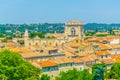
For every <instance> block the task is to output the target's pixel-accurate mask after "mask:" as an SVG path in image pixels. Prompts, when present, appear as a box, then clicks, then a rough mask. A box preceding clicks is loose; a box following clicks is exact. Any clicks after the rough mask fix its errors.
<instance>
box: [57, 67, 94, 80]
mask: <svg viewBox="0 0 120 80" xmlns="http://www.w3.org/2000/svg"><path fill="white" fill-rule="evenodd" d="M92 79H93V75H92V74H90V73H89V71H88V70H83V71H77V70H76V69H73V70H68V71H67V72H61V73H60V75H59V76H57V77H56V78H55V80H92Z"/></svg>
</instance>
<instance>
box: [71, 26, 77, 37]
mask: <svg viewBox="0 0 120 80" xmlns="http://www.w3.org/2000/svg"><path fill="white" fill-rule="evenodd" d="M75 34H76V30H75V28H72V29H71V35H72V36H75Z"/></svg>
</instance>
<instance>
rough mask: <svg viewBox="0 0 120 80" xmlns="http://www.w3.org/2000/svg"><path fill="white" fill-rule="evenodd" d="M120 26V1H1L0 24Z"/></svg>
mask: <svg viewBox="0 0 120 80" xmlns="http://www.w3.org/2000/svg"><path fill="white" fill-rule="evenodd" d="M72 19H77V20H80V21H83V22H85V23H91V22H97V23H120V0H0V23H41V22H51V23H53V22H66V21H69V20H72Z"/></svg>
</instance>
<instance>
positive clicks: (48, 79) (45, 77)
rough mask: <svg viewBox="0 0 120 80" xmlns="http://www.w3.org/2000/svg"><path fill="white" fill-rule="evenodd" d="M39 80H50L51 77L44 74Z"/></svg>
mask: <svg viewBox="0 0 120 80" xmlns="http://www.w3.org/2000/svg"><path fill="white" fill-rule="evenodd" d="M39 80H50V76H48V75H47V74H43V75H41V77H40V79H39Z"/></svg>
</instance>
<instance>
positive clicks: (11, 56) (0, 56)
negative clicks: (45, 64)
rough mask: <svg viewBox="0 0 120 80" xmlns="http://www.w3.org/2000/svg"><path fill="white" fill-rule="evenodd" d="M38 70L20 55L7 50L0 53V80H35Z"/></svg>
mask: <svg viewBox="0 0 120 80" xmlns="http://www.w3.org/2000/svg"><path fill="white" fill-rule="evenodd" d="M39 74H40V69H38V68H36V67H34V66H33V65H31V64H30V63H29V62H27V61H25V60H24V59H23V58H22V56H21V55H19V54H18V53H15V52H11V51H9V50H4V51H2V52H0V79H4V80H27V79H28V80H32V78H34V80H37V78H38V77H39Z"/></svg>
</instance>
